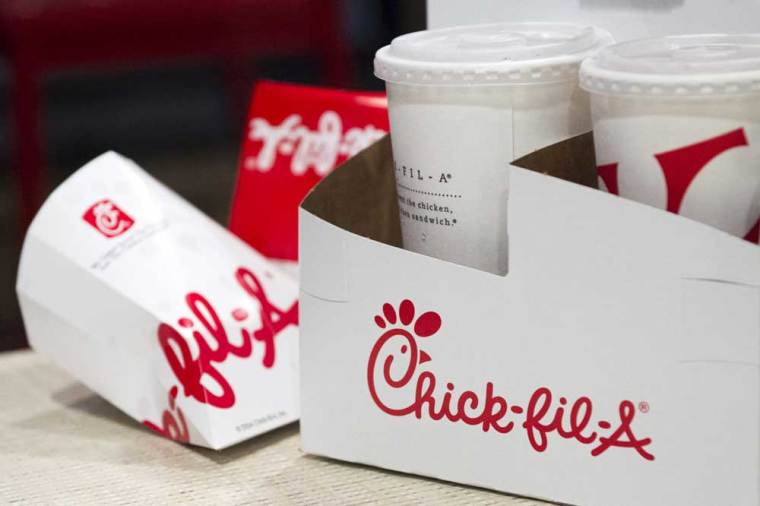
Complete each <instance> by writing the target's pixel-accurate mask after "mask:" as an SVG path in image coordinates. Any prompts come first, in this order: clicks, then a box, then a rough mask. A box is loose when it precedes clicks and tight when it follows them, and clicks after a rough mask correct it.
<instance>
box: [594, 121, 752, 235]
mask: <svg viewBox="0 0 760 506" xmlns="http://www.w3.org/2000/svg"><path fill="white" fill-rule="evenodd" d="M746 146H749V142H748V141H747V136H746V134H745V133H744V128H737V129H734V130H731V131H729V132H726V133H724V134H721V135H718V136H715V137H711V138H709V139H705V140H702V141H699V142H695V143H693V144H689V145H687V146H682V147H679V148H676V149H672V150H669V151H664V152H662V153H656V154H654V158H655V160H657V163H658V164H659V166H660V169H662V174H663V176H664V178H665V188H666V191H667V200H666V203H665V209H667V210H668V211H670V212H671V213H676V214H678V213H679V212H680V211H681V204H682V203H683V199H684V197H685V196H686V192H687V191H688V189H689V187H690V186H691V184H692V183H693V182H694V180H695V179H696V177H697V175H699V173H700V172H702V170H703V169H704V168H705V167H706V166H707V165H708V164H709V163H710V161H712V160H713V159H714V158H716V157H718V156H719V155H722V154H723V153H725V152H726V151H729V150H731V149H736V148H740V147H746ZM618 165H619V164H618V163H617V162H613V163H607V164H603V165H599V166H598V167H597V173H598V175H599V179H601V180H602V182H604V186H605V187H606V188H607V191H608V192H610V193H612V194H615V195H620V189H619V185H618ZM758 232H760V217H758V219H757V221H756V222H755V225H754V226H752V227H751V228H750V229H749V231H748V232H747V233H746V235H745V236H744V239H746V240H748V241H750V242H754V243H757V242H758Z"/></svg>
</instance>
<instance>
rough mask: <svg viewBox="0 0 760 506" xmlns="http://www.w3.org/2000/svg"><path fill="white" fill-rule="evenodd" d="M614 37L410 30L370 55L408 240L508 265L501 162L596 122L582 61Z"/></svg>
mask: <svg viewBox="0 0 760 506" xmlns="http://www.w3.org/2000/svg"><path fill="white" fill-rule="evenodd" d="M611 40H612V39H611V37H610V35H609V34H608V33H607V32H604V31H602V30H599V29H597V28H594V27H589V26H582V25H574V24H561V23H506V24H489V25H473V26H462V27H454V28H445V29H439V30H428V31H422V32H415V33H410V34H407V35H403V36H401V37H398V38H396V39H394V40H393V41H392V42H391V44H390V45H389V46H386V47H384V48H382V49H380V50H379V51H378V52H377V55H376V58H375V75H377V76H378V77H379V78H381V79H383V80H384V81H385V82H386V89H387V92H388V113H389V118H390V126H391V144H392V149H393V158H394V161H395V170H396V183H397V190H398V199H399V210H400V215H401V232H402V240H403V245H404V247H405V248H406V249H409V250H411V251H415V252H418V253H422V254H425V255H430V256H433V257H436V258H440V259H443V260H447V261H451V262H455V263H458V264H462V265H466V266H469V267H474V268H476V269H480V270H484V271H488V272H491V273H495V274H505V273H506V272H507V193H508V177H507V176H508V171H507V166H508V165H509V164H510V162H511V161H512V160H514V159H515V158H518V157H520V156H521V155H524V154H527V153H530V152H532V151H534V150H536V149H538V148H541V147H544V146H547V145H550V144H553V143H555V142H559V141H561V140H564V139H566V138H569V137H572V136H574V135H577V134H580V133H583V132H587V131H589V130H590V129H591V118H590V113H589V109H588V98H587V95H586V93H585V92H583V91H582V90H581V89H580V88H579V86H578V68H579V65H580V62H581V60H582V59H584V58H585V57H587V56H588V55H590V54H591V53H593V52H594V51H596V50H597V49H598V48H599V47H601V46H603V45H606V44H609V43H610V42H611Z"/></svg>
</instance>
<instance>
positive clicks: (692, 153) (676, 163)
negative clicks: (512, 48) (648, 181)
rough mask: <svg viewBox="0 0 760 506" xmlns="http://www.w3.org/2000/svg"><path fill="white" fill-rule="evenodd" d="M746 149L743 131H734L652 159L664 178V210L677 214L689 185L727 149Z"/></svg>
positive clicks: (660, 154)
mask: <svg viewBox="0 0 760 506" xmlns="http://www.w3.org/2000/svg"><path fill="white" fill-rule="evenodd" d="M747 145H748V143H747V137H746V136H745V135H744V129H743V128H737V129H736V130H732V131H730V132H727V133H725V134H723V135H719V136H717V137H713V138H711V139H707V140H705V141H701V142H697V143H695V144H690V145H688V146H684V147H682V148H678V149H674V150H672V151H666V152H664V153H659V154H656V155H654V157H655V158H656V159H657V161H658V162H659V164H660V167H661V168H662V173H663V174H664V176H665V184H666V185H667V190H668V202H667V210H668V211H670V212H672V213H678V211H679V210H680V209H681V202H682V201H683V198H684V195H686V190H688V188H689V185H691V183H692V182H693V181H694V179H695V178H696V177H697V174H699V172H700V171H701V170H702V169H703V168H704V167H705V166H706V165H707V164H708V163H709V162H710V161H711V160H712V159H713V158H715V157H716V156H718V155H720V154H722V153H724V152H726V151H728V150H729V149H732V148H736V147H740V146H747Z"/></svg>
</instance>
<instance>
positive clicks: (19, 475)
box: [0, 351, 545, 506]
mask: <svg viewBox="0 0 760 506" xmlns="http://www.w3.org/2000/svg"><path fill="white" fill-rule="evenodd" d="M9 503H10V504H17V503H21V504H51V503H55V504H86V503H89V504H142V505H146V506H147V505H153V504H167V503H172V504H177V503H197V504H250V503H257V504H260V503H275V504H309V505H311V504H330V505H332V504H378V503H380V504H384V503H385V504H395V505H397V504H418V503H424V504H467V505H469V504H506V505H522V506H530V505H535V506H540V505H541V504H545V503H539V502H537V501H533V500H529V499H523V498H516V497H511V496H507V495H504V494H498V493H494V492H490V491H486V490H480V489H476V488H471V487H464V486H458V485H454V484H449V483H445V482H441V481H436V480H430V479H425V478H418V477H413V476H408V475H403V474H399V473H393V472H388V471H383V470H380V469H374V468H370V467H365V466H359V465H352V464H346V463H342V462H338V461H333V460H329V459H324V458H319V457H313V456H309V455H305V454H304V453H303V452H301V451H300V450H299V440H298V426H297V424H293V425H290V426H287V427H284V428H282V429H279V430H277V431H274V432H272V433H270V434H267V435H264V436H261V437H259V438H256V439H254V440H252V441H248V442H246V443H242V444H240V445H237V446H235V447H233V448H229V449H227V450H224V451H221V452H216V451H213V450H206V449H200V448H194V447H186V446H182V445H179V444H177V443H174V442H172V441H168V440H165V439H162V438H160V437H158V436H156V435H154V434H152V433H151V432H150V431H149V430H147V429H144V428H143V427H142V426H141V425H140V424H139V423H137V422H136V421H134V420H132V419H131V418H129V417H127V416H126V415H124V414H123V413H121V412H120V411H118V410H117V409H116V408H114V407H113V406H111V405H110V404H108V403H107V402H106V401H104V400H103V399H101V398H100V397H98V396H97V395H96V394H94V393H92V392H91V391H90V390H88V389H87V388H86V387H84V386H83V385H81V384H80V383H78V382H77V381H76V380H74V379H73V378H72V377H71V376H69V375H68V374H66V373H65V372H63V371H62V370H61V369H59V368H58V367H56V366H54V365H52V364H51V363H50V362H49V361H48V360H47V359H46V358H44V357H42V356H40V355H38V354H36V353H34V352H32V351H20V352H13V353H4V354H0V504H9Z"/></svg>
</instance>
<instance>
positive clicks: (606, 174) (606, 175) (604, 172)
mask: <svg viewBox="0 0 760 506" xmlns="http://www.w3.org/2000/svg"><path fill="white" fill-rule="evenodd" d="M596 172H597V174H598V175H599V177H600V178H601V180H602V181H604V185H605V186H606V187H607V191H608V192H610V193H612V194H613V195H620V190H619V189H618V164H617V163H608V164H605V165H600V166H598V167H597V168H596Z"/></svg>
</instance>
